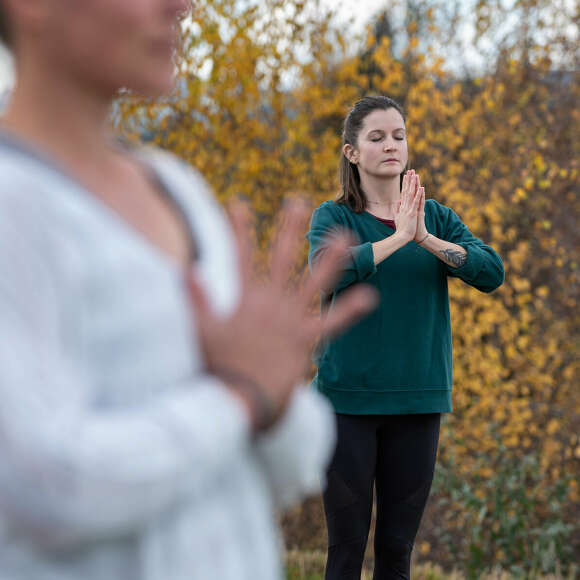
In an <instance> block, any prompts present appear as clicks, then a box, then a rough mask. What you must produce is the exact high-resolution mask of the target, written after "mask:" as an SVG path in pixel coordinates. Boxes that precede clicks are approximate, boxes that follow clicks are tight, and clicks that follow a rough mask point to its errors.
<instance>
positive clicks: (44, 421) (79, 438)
mask: <svg viewBox="0 0 580 580" xmlns="http://www.w3.org/2000/svg"><path fill="white" fill-rule="evenodd" d="M2 209H3V211H2V212H0V321H1V324H0V457H1V458H2V459H1V461H0V512H2V513H3V514H4V516H7V518H8V520H7V521H9V522H10V525H13V526H15V527H16V528H18V529H21V530H26V531H27V534H28V535H29V536H30V537H34V538H35V541H37V542H39V543H41V544H43V545H47V546H49V547H50V546H57V547H62V546H67V545H70V544H73V543H77V542H82V541H88V540H93V539H98V538H100V537H107V538H110V537H111V536H112V535H115V534H123V533H127V532H130V531H132V530H135V529H137V528H139V527H141V526H145V525H147V523H148V521H149V520H151V519H153V518H154V517H155V516H156V515H158V514H159V513H161V512H162V511H164V510H167V509H169V508H170V507H171V506H173V505H176V504H178V503H179V502H180V501H181V500H184V499H185V498H186V497H187V498H189V500H191V498H192V497H193V498H195V496H196V495H197V496H199V497H200V501H202V500H203V493H204V490H207V488H208V486H211V485H212V482H213V481H214V479H215V478H216V477H217V476H219V475H220V474H222V473H223V471H224V469H225V466H227V464H228V462H229V461H231V459H232V458H233V457H235V456H236V454H238V453H240V452H241V450H242V449H243V448H244V447H245V446H247V445H249V444H250V443H249V441H250V438H249V425H248V420H247V417H246V415H245V413H244V411H243V410H242V408H241V406H239V404H238V403H237V402H235V401H234V399H233V398H232V397H230V396H229V395H228V393H227V391H226V389H225V388H224V387H223V385H221V383H219V381H217V380H216V379H214V378H212V377H209V376H198V377H195V378H192V379H191V380H189V381H184V383H183V384H179V385H170V386H169V387H171V388H169V389H167V390H165V391H163V392H161V393H159V394H158V395H153V396H152V397H150V398H149V401H148V402H147V403H143V404H142V405H140V406H134V407H129V408H126V409H121V410H109V409H107V408H106V407H105V408H102V409H100V408H99V407H98V406H96V405H95V404H94V401H92V400H91V384H90V380H89V378H88V377H86V376H84V374H83V372H82V371H81V370H80V369H79V368H78V366H77V365H76V364H75V363H74V362H73V360H72V359H71V358H70V357H69V356H68V354H67V350H66V349H65V348H64V347H63V335H64V333H65V329H64V327H63V324H62V321H63V319H65V318H66V311H67V304H66V296H63V295H62V280H61V279H59V278H58V276H57V275H56V273H55V272H57V271H58V268H57V266H56V265H55V264H53V263H51V261H50V252H48V251H46V252H45V251H44V247H43V244H42V243H41V242H42V240H40V241H39V239H37V238H36V237H35V236H36V232H35V231H34V228H32V227H31V224H27V223H19V221H21V220H18V219H15V218H14V216H13V215H10V213H11V212H10V211H7V206H6V205H3V206H2ZM36 242H38V243H36Z"/></svg>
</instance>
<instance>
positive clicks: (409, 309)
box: [307, 200, 504, 415]
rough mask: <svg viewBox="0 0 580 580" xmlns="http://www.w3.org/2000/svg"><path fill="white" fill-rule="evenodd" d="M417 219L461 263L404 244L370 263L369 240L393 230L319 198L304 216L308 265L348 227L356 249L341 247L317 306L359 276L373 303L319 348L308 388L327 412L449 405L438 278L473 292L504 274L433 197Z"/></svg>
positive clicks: (443, 288)
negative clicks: (452, 279)
mask: <svg viewBox="0 0 580 580" xmlns="http://www.w3.org/2000/svg"><path fill="white" fill-rule="evenodd" d="M425 225H426V226H427V230H428V231H429V232H430V233H431V234H433V235H434V236H436V237H437V238H440V239H443V240H447V241H448V242H453V243H454V244H458V245H459V246H462V247H463V248H465V250H466V251H467V261H466V263H465V264H464V265H463V266H461V267H460V268H453V267H451V266H447V265H446V264H445V263H444V262H442V261H441V260H439V259H438V258H437V257H436V256H434V255H433V254H431V253H430V252H428V251H427V250H424V249H423V248H421V247H419V246H418V245H417V244H416V243H415V242H409V243H408V244H407V245H405V246H403V247H402V248H401V249H399V250H397V251H396V252H395V253H393V254H392V255H391V256H389V257H388V258H387V259H386V260H384V261H383V262H381V263H380V264H379V265H378V266H375V264H374V259H373V250H372V246H371V244H372V243H374V242H378V241H379V240H382V239H384V238H386V237H388V236H390V235H392V234H393V233H394V230H393V229H392V228H390V227H389V226H387V225H385V224H383V223H381V222H380V221H379V220H377V219H376V218H375V217H373V216H372V215H371V214H370V213H368V212H362V213H358V214H357V213H355V212H354V211H352V210H350V209H349V208H348V207H347V206H346V205H344V204H338V203H335V202H330V201H327V202H324V203H323V204H322V205H321V206H320V207H319V208H318V209H316V210H315V211H314V214H313V215H312V219H311V221H310V231H309V232H308V236H307V237H308V240H309V242H310V252H309V256H308V262H309V265H310V267H312V266H313V265H314V264H315V263H316V260H317V259H318V258H319V257H320V255H321V254H322V252H323V251H324V248H325V243H326V241H327V236H328V235H329V234H332V233H333V232H336V231H337V230H342V231H344V230H345V229H347V230H350V231H351V232H352V233H353V234H354V235H355V237H356V238H357V240H358V241H359V242H360V244H359V245H356V246H353V247H352V248H351V249H350V260H349V262H348V263H347V265H346V268H345V271H344V272H343V276H342V279H341V280H340V282H339V284H338V285H337V286H336V288H335V289H334V291H333V293H332V295H330V296H328V297H325V299H324V302H327V303H329V307H330V308H332V305H333V303H334V301H335V300H336V297H337V296H338V295H340V293H341V292H342V291H343V290H345V288H347V287H349V286H351V285H352V284H356V283H358V282H364V283H365V284H369V285H371V286H374V287H375V288H376V289H377V290H378V292H379V294H380V304H379V306H378V308H377V309H376V310H375V311H374V312H372V313H371V314H370V315H368V316H366V317H365V318H364V319H363V320H361V321H360V322H359V323H357V324H356V325H355V326H353V327H351V328H350V329H349V330H348V331H347V332H345V333H344V334H342V335H341V336H339V337H337V338H335V339H334V340H332V341H330V342H326V343H322V344H321V345H319V350H318V353H317V357H316V362H317V364H318V373H317V375H316V377H315V378H314V382H313V385H314V386H315V387H316V388H317V389H318V390H319V391H320V392H321V393H323V394H324V395H326V396H327V397H328V398H329V399H330V401H331V403H332V404H333V405H334V408H335V411H336V412H337V413H346V414H352V415H369V414H387V415H388V414H408V413H442V412H448V411H451V385H452V362H451V360H452V353H451V322H450V318H449V296H448V292H447V277H448V276H456V277H457V278H461V280H463V281H464V282H466V283H467V284H470V285H471V286H473V287H474V288H477V289H478V290H480V291H482V292H492V291H493V290H495V289H496V288H497V287H498V286H500V285H501V284H502V282H503V279H504V269H503V264H502V261H501V259H500V257H499V256H498V255H497V253H496V252H495V251H494V250H493V249H492V248H490V247H489V246H487V245H485V244H484V243H483V242H482V241H481V240H479V239H478V238H476V237H475V236H474V235H473V234H472V233H471V232H470V231H469V230H468V229H467V227H466V226H465V225H464V224H463V223H462V222H461V220H460V219H459V217H458V216H457V214H456V213H455V212H454V211H452V210H451V209H449V208H448V207H445V206H443V205H441V204H440V203H438V202H436V201H434V200H427V202H426V204H425Z"/></svg>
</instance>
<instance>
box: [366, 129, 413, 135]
mask: <svg viewBox="0 0 580 580" xmlns="http://www.w3.org/2000/svg"><path fill="white" fill-rule="evenodd" d="M396 131H402V132H403V133H404V132H405V128H404V127H397V128H396V129H393V133H395V132H396ZM373 133H385V131H383V129H371V130H370V131H369V132H368V133H367V135H372V134H373Z"/></svg>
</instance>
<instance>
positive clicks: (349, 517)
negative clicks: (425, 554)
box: [308, 96, 504, 580]
mask: <svg viewBox="0 0 580 580" xmlns="http://www.w3.org/2000/svg"><path fill="white" fill-rule="evenodd" d="M407 161H408V149H407V140H406V134H405V119H404V114H403V111H402V109H401V107H400V106H399V105H398V104H397V103H396V102H395V101H393V100H392V99H389V98H388V97H383V96H379V97H365V98H363V99H361V100H360V101H358V102H357V103H356V104H355V105H354V107H353V109H352V110H351V111H350V113H349V114H348V116H347V118H346V120H345V123H344V132H343V150H342V157H341V162H340V182H341V189H342V191H341V192H340V194H339V196H338V198H337V199H336V201H334V202H331V201H327V202H324V203H323V204H322V205H321V206H320V207H319V208H318V209H316V210H315V211H314V214H313V216H312V219H311V223H310V231H309V233H308V239H309V242H310V253H309V264H310V267H311V268H312V269H314V268H316V265H317V261H318V260H319V258H320V256H321V255H322V254H323V252H324V251H325V248H326V245H327V244H328V240H329V239H330V238H332V236H333V234H334V233H336V232H339V231H344V230H348V231H350V232H352V234H353V236H354V238H355V239H356V242H355V245H353V246H352V247H351V248H350V249H349V257H348V260H347V263H346V265H345V269H344V272H343V276H342V278H341V280H340V282H339V283H338V284H337V285H336V286H335V287H334V288H332V289H325V290H324V294H323V306H324V307H329V308H332V306H333V303H334V301H335V300H336V298H337V296H339V295H340V294H341V293H342V292H343V291H344V290H345V289H347V288H348V287H350V286H352V285H353V284H357V283H359V282H364V283H365V284H370V285H372V286H374V287H375V288H376V289H377V290H378V292H379V293H380V297H381V302H380V305H379V307H378V309H377V310H376V311H375V312H374V313H373V314H371V315H369V316H367V318H365V319H364V320H362V321H361V322H360V323H359V324H357V325H356V326H354V327H352V328H351V329H350V330H349V331H348V332H346V333H345V334H343V335H341V336H340V337H337V338H336V339H334V340H333V341H331V342H327V343H324V344H323V345H321V349H320V352H319V357H318V361H317V362H318V373H317V375H316V377H315V379H314V385H315V387H316V388H317V389H318V390H319V391H320V392H321V393H323V394H324V395H325V396H327V397H328V399H329V400H330V401H331V402H332V404H333V406H334V409H335V411H336V414H337V425H338V444H337V449H336V453H335V456H334V459H333V461H332V463H331V465H330V467H329V470H328V483H327V488H326V491H325V493H324V507H325V515H326V521H327V527H328V536H329V548H328V562H327V568H326V579H327V580H334V579H338V578H340V579H341V580H345V579H357V580H358V579H360V574H361V567H362V561H363V556H364V551H365V546H366V542H367V537H368V531H369V525H370V518H371V511H372V503H373V485H374V486H375V487H376V497H377V523H376V531H375V546H374V548H375V575H374V579H375V580H385V579H390V578H409V576H410V557H411V551H412V548H413V543H414V540H415V536H416V534H417V530H418V528H419V523H420V520H421V517H422V514H423V510H424V507H425V504H426V501H427V497H428V495H429V490H430V488H431V482H432V478H433V471H434V467H435V456H436V453H437V443H438V438H439V422H440V414H441V413H445V412H449V411H451V384H452V358H451V324H450V317H449V297H448V291H447V277H448V276H454V277H457V278H460V279H461V280H463V281H464V282H466V283H467V284H469V285H471V286H473V287H475V288H477V289H478V290H480V291H482V292H492V291H493V290H495V289H496V288H497V287H498V286H500V285H501V283H502V282H503V279H504V270H503V264H502V262H501V259H500V257H499V256H498V255H497V253H496V252H495V251H494V250H493V249H492V248H490V247H489V246H487V245H485V244H484V243H483V242H482V241H481V240H479V239H478V238H476V237H475V236H474V235H473V234H472V233H471V232H470V231H469V230H468V228H467V227H466V226H465V225H464V224H463V223H462V222H461V220H460V219H459V217H458V216H457V214H456V213H455V212H454V211H453V210H451V209H450V208H448V207H445V206H444V205H441V204H440V203H438V202H436V201H435V200H431V199H430V200H427V201H426V200H425V189H424V188H423V187H422V186H421V182H420V178H419V175H418V174H417V173H416V172H414V171H413V170H409V171H406V166H407Z"/></svg>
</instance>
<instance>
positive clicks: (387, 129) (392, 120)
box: [345, 107, 409, 178]
mask: <svg viewBox="0 0 580 580" xmlns="http://www.w3.org/2000/svg"><path fill="white" fill-rule="evenodd" d="M345 153H346V151H345ZM349 153H350V157H349V159H351V161H352V160H353V157H354V159H355V160H356V161H355V162H356V163H357V165H358V170H359V173H361V174H362V173H366V174H367V175H369V176H373V177H385V178H392V177H396V176H399V175H400V174H401V173H403V171H404V170H405V167H406V165H407V160H408V158H409V152H408V149H407V137H406V134H405V121H404V120H403V117H402V116H401V114H400V113H399V112H398V111H397V109H394V108H392V107H391V108H390V109H387V110H386V111H385V110H382V109H377V110H375V111H373V112H372V113H369V114H368V115H367V116H366V117H365V119H364V121H363V125H362V128H361V130H360V132H359V134H358V140H357V144H356V147H354V148H352V150H350V151H349ZM347 156H348V155H347Z"/></svg>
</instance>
